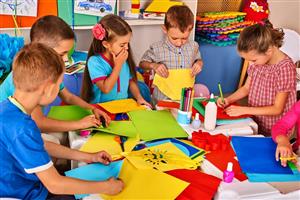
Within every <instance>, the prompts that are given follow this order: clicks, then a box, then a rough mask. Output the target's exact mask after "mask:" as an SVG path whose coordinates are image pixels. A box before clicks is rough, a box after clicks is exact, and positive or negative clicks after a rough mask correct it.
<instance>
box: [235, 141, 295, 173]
mask: <svg viewBox="0 0 300 200" xmlns="http://www.w3.org/2000/svg"><path fill="white" fill-rule="evenodd" d="M231 143H232V146H233V148H234V151H235V153H236V155H237V157H238V161H239V163H240V165H241V168H242V170H243V172H244V173H259V174H265V175H266V174H293V172H292V170H291V169H290V168H289V167H282V166H281V164H280V162H277V161H276V160H275V151H276V144H275V143H274V142H273V140H272V138H256V137H237V136H236V137H232V140H231Z"/></svg>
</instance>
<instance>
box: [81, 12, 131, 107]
mask: <svg viewBox="0 0 300 200" xmlns="http://www.w3.org/2000/svg"><path fill="white" fill-rule="evenodd" d="M98 23H99V24H101V25H102V27H103V28H104V29H105V32H106V34H105V37H104V38H103V40H98V39H96V38H93V41H92V44H91V46H90V49H89V52H88V57H87V61H88V60H89V58H90V57H91V56H94V55H99V54H100V53H104V52H105V51H106V49H105V47H104V46H103V45H102V42H103V41H107V42H113V41H114V39H115V37H116V36H125V35H127V34H128V33H132V30H131V28H130V26H129V25H128V24H127V22H125V21H124V20H123V19H122V18H121V17H119V16H117V15H106V16H104V17H103V18H102V19H101V20H100V21H99V22H98ZM128 48H129V49H128V52H129V55H128V59H127V62H128V64H129V69H130V73H131V76H132V78H133V80H134V81H136V80H137V78H136V71H135V67H136V65H135V63H134V61H133V58H132V53H131V49H130V46H128ZM87 63H88V62H87ZM92 87H93V85H92V80H91V77H90V73H89V70H88V67H86V68H85V71H84V77H83V83H82V89H81V97H82V98H83V99H84V100H85V101H87V102H90V100H91V99H92V98H93V91H92Z"/></svg>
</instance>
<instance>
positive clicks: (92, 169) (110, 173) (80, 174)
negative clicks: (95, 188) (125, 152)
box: [65, 161, 123, 199]
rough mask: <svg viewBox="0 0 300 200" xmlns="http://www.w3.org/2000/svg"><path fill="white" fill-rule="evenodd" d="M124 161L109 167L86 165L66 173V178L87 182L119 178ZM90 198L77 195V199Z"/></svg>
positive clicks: (111, 164) (95, 164)
mask: <svg viewBox="0 0 300 200" xmlns="http://www.w3.org/2000/svg"><path fill="white" fill-rule="evenodd" d="M122 164H123V161H116V162H112V163H110V164H109V165H103V164H100V163H94V164H89V165H85V166H82V167H79V168H76V169H72V170H70V171H67V172H65V174H66V176H68V177H72V178H78V179H81V180H86V181H104V180H107V179H109V178H110V177H115V178H117V177H118V176H119V173H120V171H121V167H122ZM85 196H88V194H77V195H75V198H76V199H80V198H83V197H85Z"/></svg>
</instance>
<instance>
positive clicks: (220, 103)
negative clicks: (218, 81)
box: [217, 98, 230, 108]
mask: <svg viewBox="0 0 300 200" xmlns="http://www.w3.org/2000/svg"><path fill="white" fill-rule="evenodd" d="M229 104H230V103H229V101H228V99H227V98H224V102H223V101H222V98H218V100H217V106H219V107H221V108H226V107H227V106H228V105H229Z"/></svg>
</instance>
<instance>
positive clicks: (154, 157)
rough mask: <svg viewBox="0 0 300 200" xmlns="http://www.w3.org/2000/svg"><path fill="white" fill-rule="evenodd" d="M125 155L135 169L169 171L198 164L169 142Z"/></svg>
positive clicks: (192, 167) (194, 167)
mask: <svg viewBox="0 0 300 200" xmlns="http://www.w3.org/2000/svg"><path fill="white" fill-rule="evenodd" d="M125 157H126V158H127V159H128V160H129V161H130V163H131V164H133V165H134V166H135V167H136V168H137V169H152V168H153V169H157V170H160V171H169V170H173V169H196V168H197V167H199V166H200V164H199V162H196V161H193V160H192V159H191V158H189V157H188V156H186V155H185V154H184V153H183V152H182V151H180V149H178V148H177V147H176V146H175V145H174V144H172V143H170V142H168V143H164V144H160V145H157V146H153V147H149V148H145V149H142V150H139V151H132V152H130V153H129V154H127V155H125Z"/></svg>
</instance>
